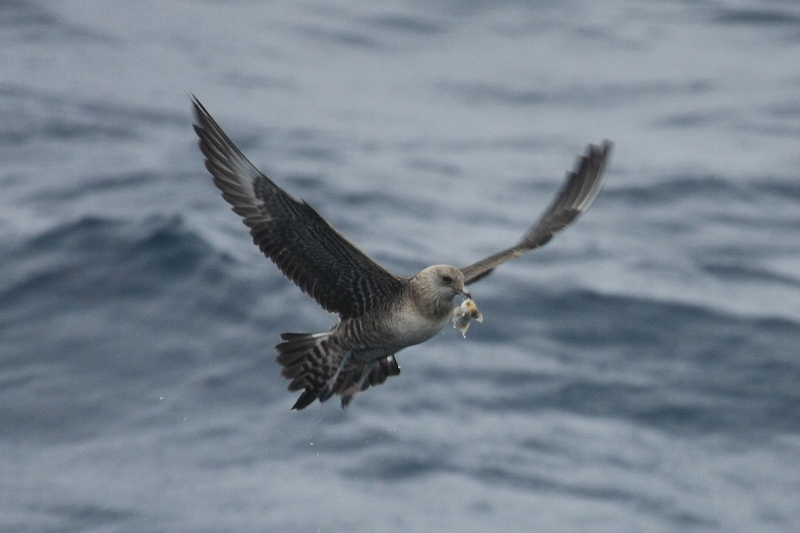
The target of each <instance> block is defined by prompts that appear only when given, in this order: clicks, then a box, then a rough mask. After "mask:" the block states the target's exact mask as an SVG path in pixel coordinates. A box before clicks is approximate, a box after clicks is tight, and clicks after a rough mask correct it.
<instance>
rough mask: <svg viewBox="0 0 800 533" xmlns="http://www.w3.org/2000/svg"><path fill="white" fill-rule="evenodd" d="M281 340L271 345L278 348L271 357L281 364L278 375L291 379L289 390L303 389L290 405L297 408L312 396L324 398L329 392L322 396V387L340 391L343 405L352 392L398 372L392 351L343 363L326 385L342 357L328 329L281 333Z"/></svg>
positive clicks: (322, 399)
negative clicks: (342, 366)
mask: <svg viewBox="0 0 800 533" xmlns="http://www.w3.org/2000/svg"><path fill="white" fill-rule="evenodd" d="M281 340H283V342H281V343H280V344H278V345H277V346H275V349H276V350H277V351H278V356H277V357H276V358H275V360H276V361H277V362H278V364H280V365H281V366H282V367H283V369H282V370H281V375H282V376H283V377H285V378H286V379H290V380H292V381H291V383H290V384H289V391H291V392H295V391H299V390H302V391H303V393H302V394H301V395H300V397H299V398H298V399H297V402H296V403H295V404H294V406H292V409H296V410H298V411H299V410H301V409H304V408H305V407H308V406H309V405H311V403H313V402H314V400H316V399H319V400H320V402H322V401H325V400H327V399H328V398H329V397H330V396H331V394H328V395H326V396H324V397H322V396H321V394H322V393H323V390H328V391H333V392H334V393H335V394H338V395H340V396H341V397H342V407H344V406H346V405H347V404H348V403H349V402H350V400H351V399H352V397H353V395H354V394H355V393H357V392H360V391H363V390H366V389H367V388H369V386H370V385H373V386H374V385H380V384H381V383H383V382H384V381H386V379H387V378H388V377H390V376H396V375H398V374H399V373H400V366H398V364H397V361H396V360H395V358H394V355H390V356H387V357H384V358H382V359H379V360H376V361H371V362H368V363H353V364H347V363H346V364H345V367H344V368H342V369H341V371H340V372H339V375H338V376H336V377H335V379H336V382H335V383H334V384H333V387H330V388H328V389H326V388H325V385H326V383H327V382H328V381H330V380H331V379H333V378H334V374H335V373H336V370H337V369H338V368H339V365H340V364H341V362H342V358H343V357H344V354H343V351H342V350H341V349H337V346H335V344H336V341H335V339H332V332H330V331H328V332H325V333H282V334H281ZM332 345H333V346H332ZM365 373H366V374H365Z"/></svg>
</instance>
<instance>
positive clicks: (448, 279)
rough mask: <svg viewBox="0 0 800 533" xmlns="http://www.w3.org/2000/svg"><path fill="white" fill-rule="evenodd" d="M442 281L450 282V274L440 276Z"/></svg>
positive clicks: (451, 279)
mask: <svg viewBox="0 0 800 533" xmlns="http://www.w3.org/2000/svg"><path fill="white" fill-rule="evenodd" d="M442 281H443V282H445V283H452V282H453V278H451V277H450V276H442Z"/></svg>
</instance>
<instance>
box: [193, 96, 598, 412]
mask: <svg viewBox="0 0 800 533" xmlns="http://www.w3.org/2000/svg"><path fill="white" fill-rule="evenodd" d="M191 103H192V111H193V114H194V124H193V128H194V131H195V133H196V134H197V136H198V138H199V141H198V144H199V147H200V151H201V152H202V154H203V156H204V159H205V161H204V162H205V167H206V169H207V170H208V171H209V172H210V174H211V176H212V178H213V183H214V185H216V187H217V188H218V189H219V190H220V191H221V193H222V197H223V198H224V199H225V201H226V202H228V203H229V204H230V205H231V209H232V210H233V212H235V213H236V214H238V215H239V216H240V217H241V218H242V221H243V222H244V224H245V226H247V227H248V228H250V235H251V236H252V239H253V243H254V244H255V245H256V246H258V247H259V249H260V250H261V251H262V252H263V253H264V255H265V256H266V257H267V258H269V259H270V260H271V261H272V262H273V263H274V264H275V265H276V266H277V267H278V269H280V271H281V272H282V273H283V274H284V275H285V276H286V277H288V278H289V279H290V280H291V281H293V282H294V283H295V284H296V285H297V286H298V287H299V288H300V290H302V291H303V292H304V293H306V294H308V295H309V296H311V297H312V298H313V299H314V300H316V302H317V303H318V304H319V305H320V306H321V307H322V308H323V309H325V310H326V311H328V312H330V313H334V314H338V316H339V321H338V322H337V323H336V324H334V325H333V327H331V329H330V330H329V331H325V332H318V333H282V334H281V336H280V338H281V341H282V342H281V343H280V344H278V345H277V346H275V349H276V350H277V353H278V355H277V357H276V361H277V363H278V364H279V365H280V366H281V367H282V368H281V375H282V376H283V377H284V378H286V379H288V380H291V381H290V383H289V386H288V390H289V391H290V392H299V391H302V393H301V394H300V396H299V397H298V398H297V401H296V402H295V404H294V405H293V406H292V409H295V410H298V411H299V410H302V409H304V408H306V407H307V406H309V405H310V404H311V403H313V402H314V401H315V400H319V401H320V403H322V402H325V401H327V400H328V399H330V398H331V397H332V396H334V395H338V396H340V400H341V405H342V408H344V407H346V406H347V405H348V404H349V403H350V401H351V400H352V398H353V396H354V395H355V394H356V393H359V392H362V391H365V390H366V389H368V388H369V387H370V386H377V385H380V384H382V383H384V382H385V381H386V379H388V378H389V377H392V376H397V375H398V374H400V366H399V364H398V363H397V359H396V354H397V352H399V351H400V350H402V349H403V348H407V347H409V346H413V345H416V344H420V343H422V342H425V341H427V340H428V339H430V338H432V337H433V336H434V335H436V334H437V333H439V332H440V331H441V330H442V329H443V328H444V326H445V325H446V324H447V323H448V322H449V320H450V319H451V317H452V318H453V322H454V325H457V324H456V322H457V318H458V317H457V316H453V312H454V311H453V309H454V307H453V306H454V301H455V298H456V297H457V296H460V297H461V298H463V299H464V301H465V302H466V301H467V300H471V298H472V296H471V294H470V293H469V292H468V291H467V290H466V288H465V287H466V286H468V285H470V284H472V283H475V282H476V281H479V280H481V279H483V278H484V277H486V276H487V275H489V274H490V273H491V272H492V271H493V270H494V269H495V267H497V266H499V265H501V264H503V263H506V262H507V261H511V260H512V259H515V258H517V257H519V256H520V255H522V254H524V253H526V252H528V251H530V250H533V249H535V248H538V247H540V246H542V245H544V244H546V243H547V242H548V241H550V239H552V238H553V236H554V235H555V234H556V233H558V232H559V231H561V230H563V229H564V228H566V227H567V226H568V225H569V224H570V223H572V222H573V221H574V220H575V219H576V218H577V217H578V216H579V215H580V214H581V213H584V212H585V211H586V210H587V209H589V207H590V206H591V205H592V203H593V202H594V200H595V198H597V195H598V193H599V192H600V188H601V184H602V181H603V175H604V171H605V168H606V165H607V163H608V161H609V156H610V153H611V148H612V143H611V142H610V141H608V140H605V141H603V142H602V143H601V144H600V145H593V144H589V146H588V148H587V149H586V152H585V154H584V155H582V156H579V157H578V158H577V161H576V164H575V167H574V170H572V171H571V172H568V173H567V175H566V179H565V181H564V183H563V185H562V186H561V188H560V189H559V191H558V192H557V194H556V196H555V198H554V199H553V201H552V202H551V203H550V205H549V207H548V208H547V209H546V210H545V211H544V213H543V214H542V215H541V216H540V217H539V219H538V220H537V221H536V223H535V224H534V225H533V226H532V227H531V228H530V229H529V230H528V231H527V232H526V233H525V234H524V235H523V237H522V239H521V240H520V241H519V242H518V243H517V244H516V245H514V246H511V247H510V248H507V249H505V250H502V251H500V252H498V253H495V254H493V255H490V256H489V257H486V258H485V259H481V260H480V261H478V262H476V263H473V264H471V265H468V266H466V267H463V268H457V267H455V266H452V265H445V264H436V265H432V266H429V267H427V268H424V269H422V270H421V271H420V272H418V273H416V274H414V275H413V276H411V277H402V276H397V275H395V274H392V273H391V272H389V271H388V270H386V269H385V268H383V267H382V266H380V265H379V264H378V263H377V262H376V261H374V260H373V259H372V258H370V257H369V256H368V255H367V254H366V253H364V252H362V251H361V250H360V249H359V248H357V247H356V246H355V245H354V244H352V243H351V242H350V241H348V240H347V239H346V238H345V237H344V236H343V235H342V234H341V233H339V232H338V231H337V230H336V229H335V228H334V227H333V226H332V225H331V224H330V223H328V222H327V221H326V220H325V219H324V218H323V217H322V216H321V215H319V214H318V213H317V211H316V210H314V209H313V208H312V207H311V206H310V205H309V204H308V203H306V202H305V201H304V200H298V199H296V198H294V197H293V196H291V195H290V194H289V193H287V192H286V191H284V190H283V189H281V188H280V187H279V186H278V185H276V184H275V183H274V182H273V181H272V180H271V179H269V178H268V177H267V176H266V175H265V174H263V173H261V172H260V171H259V170H258V169H256V167H255V166H253V164H252V163H250V161H249V160H248V159H247V158H246V157H245V156H244V154H243V153H242V152H241V151H240V150H239V149H238V148H237V147H236V145H235V144H234V143H233V142H232V141H231V140H230V138H229V137H228V136H227V135H226V134H225V132H224V131H223V130H222V128H221V127H220V126H219V125H218V124H217V122H216V121H215V120H214V119H213V118H212V117H211V115H210V114H209V113H208V111H207V110H206V108H205V107H204V106H203V105H202V104H201V103H200V101H199V100H198V99H197V97H195V96H194V95H191ZM462 308H464V309H474V312H475V313H477V307H475V305H474V304H472V303H471V305H469V306H465V305H463V304H462ZM458 309H459V308H456V315H457V312H458ZM473 316H480V315H479V314H477V315H473ZM463 320H464V317H463V316H462V317H461V318H458V321H459V324H460V325H459V328H462V326H463ZM466 320H467V321H468V320H469V318H467V319H466ZM467 325H468V324H467ZM462 332H463V333H466V330H465V329H462Z"/></svg>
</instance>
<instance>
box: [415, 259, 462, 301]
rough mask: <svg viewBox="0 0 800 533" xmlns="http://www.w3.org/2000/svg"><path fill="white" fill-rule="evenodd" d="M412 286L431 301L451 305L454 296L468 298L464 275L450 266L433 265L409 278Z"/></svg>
mask: <svg viewBox="0 0 800 533" xmlns="http://www.w3.org/2000/svg"><path fill="white" fill-rule="evenodd" d="M411 282H412V285H414V286H415V288H416V289H417V290H418V291H419V292H421V293H423V294H425V295H426V296H428V297H429V298H431V299H434V300H438V301H441V302H447V304H448V305H451V304H452V302H453V298H455V296H456V295H457V294H458V295H461V296H462V297H464V298H470V294H469V293H468V292H467V291H465V290H464V274H462V273H461V271H460V270H459V269H457V268H456V267H454V266H450V265H433V266H429V267H428V268H426V269H424V270H422V271H420V272H419V273H418V274H417V275H415V276H414V277H413V278H411Z"/></svg>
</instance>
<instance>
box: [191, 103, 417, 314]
mask: <svg viewBox="0 0 800 533" xmlns="http://www.w3.org/2000/svg"><path fill="white" fill-rule="evenodd" d="M192 104H193V106H194V116H195V122H196V124H195V126H194V130H195V132H197V135H198V137H200V142H199V144H200V150H201V151H202V152H203V155H205V158H206V160H205V163H206V168H207V169H208V171H209V172H211V175H212V176H213V177H214V184H215V185H216V186H217V188H218V189H219V190H220V191H222V197H223V198H224V199H225V200H226V201H227V202H228V203H229V204H231V206H233V211H234V212H235V213H237V214H238V215H240V216H241V217H242V218H243V219H244V223H245V225H246V226H247V227H249V228H250V235H252V237H253V242H254V243H255V244H256V245H257V246H258V247H259V248H260V249H261V251H262V252H264V254H265V255H266V256H267V257H269V258H270V259H271V260H272V261H273V262H274V263H275V264H276V265H277V266H278V268H280V269H281V272H283V273H284V274H285V275H286V276H287V277H288V278H289V279H291V280H292V281H293V282H294V283H295V284H296V285H297V286H298V287H300V289H302V290H303V292H305V293H306V294H308V295H310V296H311V297H313V298H314V299H315V300H316V301H317V303H319V304H320V305H321V306H322V307H323V308H324V309H325V310H327V311H330V312H334V313H338V314H339V315H340V316H341V317H342V318H353V317H357V316H360V315H362V314H364V313H365V312H367V311H369V310H370V309H372V308H373V307H375V306H376V305H377V304H378V303H379V302H381V301H384V300H385V299H387V298H391V297H392V296H393V295H395V294H397V293H398V292H400V291H401V290H402V288H403V283H404V282H403V280H402V279H401V278H399V277H397V276H395V275H393V274H391V273H389V272H388V271H386V270H385V269H384V268H383V267H381V266H380V265H379V264H377V263H376V262H375V261H373V260H372V259H370V258H369V257H368V256H367V255H366V254H365V253H364V252H362V251H361V250H359V249H358V248H356V247H355V246H354V245H353V244H351V243H350V242H349V241H348V240H347V239H345V238H344V237H343V236H342V235H341V234H340V233H339V232H338V231H336V230H335V229H334V228H333V226H331V225H330V224H328V222H327V221H325V219H323V218H322V217H321V216H320V215H319V214H317V212H316V211H314V209H312V208H311V206H309V205H308V204H307V203H305V202H303V201H298V200H296V199H294V198H293V197H292V196H290V195H289V194H287V193H286V192H285V191H283V190H282V189H281V188H280V187H278V186H277V185H275V184H274V183H273V182H272V181H270V179H269V178H267V177H266V176H265V175H264V174H262V173H261V172H259V171H258V169H256V168H255V167H254V166H253V165H252V164H251V163H250V161H248V160H247V158H246V157H245V156H244V155H243V154H242V152H240V151H239V149H238V148H236V146H235V145H234V144H233V142H231V140H230V139H229V138H228V136H227V135H225V132H223V131H222V128H220V127H219V125H218V124H217V123H216V122H215V121H214V119H213V118H211V115H209V114H208V111H206V109H205V108H204V107H203V105H202V104H201V103H200V102H199V101H198V100H197V99H196V98H193V99H192Z"/></svg>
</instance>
